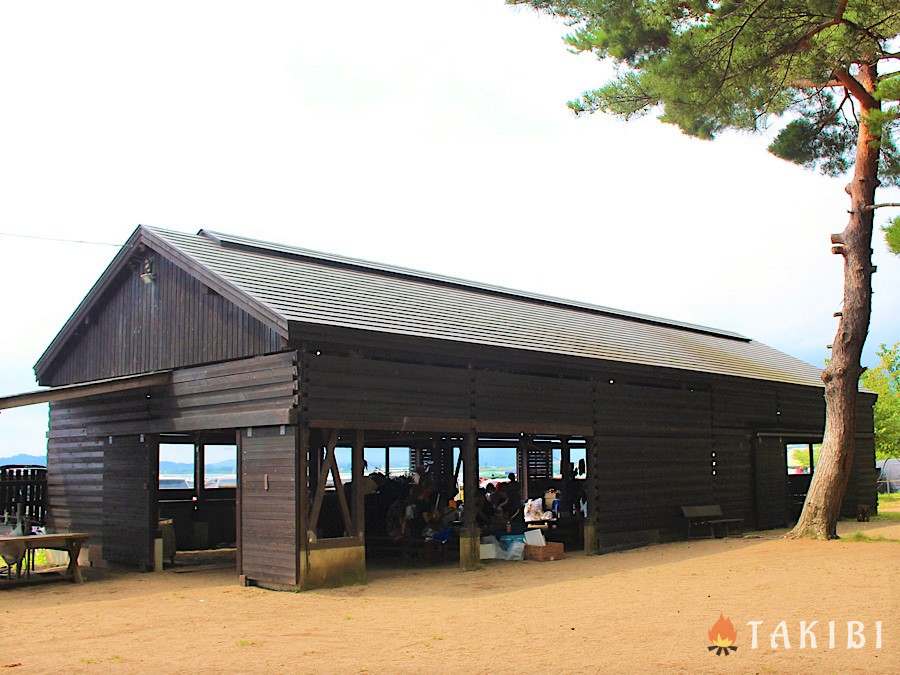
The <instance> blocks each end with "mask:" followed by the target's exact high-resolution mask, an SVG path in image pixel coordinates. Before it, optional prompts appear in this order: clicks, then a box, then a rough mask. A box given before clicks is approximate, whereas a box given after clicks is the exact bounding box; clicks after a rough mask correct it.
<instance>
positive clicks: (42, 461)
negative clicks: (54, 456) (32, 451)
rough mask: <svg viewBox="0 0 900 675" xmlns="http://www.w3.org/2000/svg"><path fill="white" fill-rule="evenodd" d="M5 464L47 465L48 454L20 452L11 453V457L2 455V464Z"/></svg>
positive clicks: (0, 459) (0, 461)
mask: <svg viewBox="0 0 900 675" xmlns="http://www.w3.org/2000/svg"><path fill="white" fill-rule="evenodd" d="M5 464H39V465H40V466H47V456H46V455H26V454H22V453H20V454H18V455H11V456H9V457H0V466H3V465H5Z"/></svg>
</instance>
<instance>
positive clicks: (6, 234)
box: [0, 232, 122, 248]
mask: <svg viewBox="0 0 900 675" xmlns="http://www.w3.org/2000/svg"><path fill="white" fill-rule="evenodd" d="M0 237H14V238H16V239H37V240H40V241H56V242H60V243H63V244H86V245H88V246H115V247H116V248H121V247H122V244H113V243H110V242H108V241H84V240H82V239H59V238H57V237H41V236H38V235H35V234H16V233H15V232H0Z"/></svg>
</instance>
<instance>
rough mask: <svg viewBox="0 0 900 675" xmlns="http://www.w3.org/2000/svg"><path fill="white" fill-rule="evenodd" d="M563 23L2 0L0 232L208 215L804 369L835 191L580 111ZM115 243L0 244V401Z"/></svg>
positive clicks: (1, 240) (2, 423)
mask: <svg viewBox="0 0 900 675" xmlns="http://www.w3.org/2000/svg"><path fill="white" fill-rule="evenodd" d="M329 10H332V11H329ZM563 32H564V28H563V27H562V26H560V25H559V24H558V23H556V22H554V21H553V20H552V19H550V18H548V17H544V16H539V15H537V14H535V13H533V12H531V11H530V10H527V9H524V8H511V7H507V6H505V5H504V4H503V3H502V1H501V0H456V1H455V2H451V3H448V2H443V3H438V2H430V1H427V0H415V1H414V2H393V3H373V2H352V1H345V2H341V3H335V4H332V3H305V2H303V3H301V2H286V3H277V2H254V3H245V2H244V3H229V2H222V1H221V0H219V1H217V2H209V3H203V2H191V3H184V2H176V3H170V2H155V3H151V4H141V5H140V7H138V6H136V4H135V3H123V2H110V3H95V2H85V1H82V2H78V3H73V2H61V3H54V2H41V3H34V2H20V3H3V4H2V5H0V63H3V67H2V68H0V91H2V92H3V99H4V102H3V105H2V107H0V231H2V232H4V233H18V234H25V235H32V236H42V237H58V238H66V239H80V240H89V241H99V242H109V243H116V244H118V243H121V242H123V241H124V240H125V239H126V238H127V236H128V235H129V233H130V232H131V231H132V230H133V228H134V227H135V226H136V225H137V224H138V223H146V224H152V225H163V226H169V227H173V228H176V229H183V230H186V231H196V230H197V229H198V228H199V227H201V226H209V227H213V228H215V229H219V230H222V231H225V232H233V233H238V234H243V235H247V236H252V237H259V238H263V239H271V240H277V241H282V242H287V243H291V244H296V245H300V246H305V247H309V248H314V249H320V250H324V251H332V252H339V253H343V254H346V255H351V256H357V257H362V258H369V259H373V260H380V261H386V262H391V263H396V264H400V265H405V266H409V267H415V268H420V269H425V270H431V271H435V272H441V273H446V274H451V275H455V276H461V277H466V278H471V279H476V280H480V281H486V282H491V283H497V284H501V285H505V286H511V287H514V288H522V289H527V290H533V291H539V292H543V293H547V294H552V295H559V296H563V297H570V298H575V299H580V300H585V301H590V302H595V303H598V304H603V305H609V306H613V307H621V308H624V309H629V310H634V311H638V312H645V313H650V314H657V315H661V316H665V317H672V318H677V319H681V320H685V321H691V322H696V323H702V324H708V325H712V326H717V327H721V328H727V329H731V330H735V331H738V332H741V333H743V334H745V335H748V336H751V337H754V338H756V339H759V340H762V341H763V342H767V343H768V344H771V345H773V346H775V347H777V348H779V349H781V350H783V351H786V352H788V353H790V354H793V355H795V356H798V357H800V358H802V359H804V360H806V361H809V362H811V363H814V364H816V365H821V364H822V361H823V359H824V357H825V356H826V353H827V352H826V349H825V345H827V344H828V343H830V342H831V340H832V337H833V333H834V328H835V323H834V319H833V318H832V313H833V312H834V311H835V310H837V309H838V307H839V304H840V299H841V261H840V259H839V258H838V257H837V256H833V255H831V253H830V246H829V240H828V235H829V233H831V232H835V231H839V230H841V229H843V227H844V225H845V223H846V218H847V215H846V209H847V207H848V201H847V198H846V195H845V194H844V191H843V186H844V184H845V183H846V179H829V178H825V177H822V176H819V175H816V174H814V173H811V172H808V171H806V170H804V169H802V168H799V167H797V166H794V165H791V164H788V163H785V162H783V161H781V160H778V159H776V158H774V157H772V156H771V155H769V154H768V153H767V152H766V145H767V141H766V138H765V137H760V136H751V135H739V134H730V135H726V136H724V137H722V138H721V139H719V140H717V141H715V142H702V141H698V140H694V139H691V138H688V137H686V136H684V135H682V134H680V133H679V132H678V130H677V129H675V128H673V127H669V126H665V125H662V124H660V123H659V122H657V121H655V120H654V119H652V118H647V119H643V120H640V121H634V122H629V123H624V122H622V121H619V120H615V119H610V118H607V117H604V116H599V115H595V116H592V117H588V118H575V117H573V116H572V114H571V113H569V112H568V110H567V109H566V107H565V101H566V100H567V99H570V98H573V97H575V96H576V95H577V94H579V93H580V92H581V91H582V90H584V89H587V88H590V87H592V86H596V85H598V84H601V83H602V82H604V81H605V80H606V79H607V78H608V76H609V75H610V73H611V72H612V71H611V69H610V67H609V66H608V65H606V64H603V63H601V62H599V61H597V60H596V59H593V58H592V57H590V56H575V55H572V54H570V53H568V52H567V51H566V49H565V47H564V45H563V44H562V42H561V41H560V36H561V35H562V33H563ZM880 196H881V197H882V198H887V197H892V201H898V199H897V196H898V195H897V194H896V193H894V194H891V193H889V192H887V191H883V192H882V194H881V195H880ZM886 217H887V216H886V215H881V216H879V218H880V221H883V220H885V219H886ZM875 251H876V253H875V263H876V264H877V265H878V267H879V271H878V274H876V275H875V289H876V294H875V296H874V311H873V317H872V331H871V334H870V336H869V342H868V345H867V349H866V360H867V361H868V362H871V360H872V354H873V352H874V350H875V348H877V345H878V344H879V343H880V342H893V341H896V340H898V339H900V294H898V293H897V292H896V289H898V288H900V260H897V259H896V258H891V257H890V256H889V254H888V253H887V252H886V249H885V246H884V242H883V240H882V238H881V237H878V238H877V240H876V243H875ZM114 253H115V248H113V247H111V246H91V245H77V244H69V243H54V242H48V241H36V240H27V239H17V238H11V237H7V236H0V288H2V295H0V316H2V317H3V325H4V330H3V331H2V336H0V340H2V342H0V344H2V353H0V393H13V392H17V391H22V390H27V389H30V388H33V387H34V377H33V372H32V366H33V364H34V362H35V360H36V359H37V358H38V356H39V355H40V354H41V352H42V351H43V349H44V348H45V347H46V345H47V344H48V342H49V341H50V340H51V339H52V337H53V335H54V334H55V333H56V331H57V330H59V328H60V327H61V326H62V324H63V322H64V321H65V320H66V318H67V317H68V316H69V314H70V313H71V311H72V310H73V309H74V307H75V306H76V305H77V303H78V302H79V301H80V299H81V298H82V297H83V296H84V294H85V292H86V291H87V290H88V288H89V287H90V286H91V284H92V283H93V282H94V280H95V279H96V278H97V276H98V275H99V274H100V272H101V271H102V270H103V268H104V267H105V265H106V264H107V263H108V262H109V260H110V259H111V257H112V256H113V254H114ZM891 290H893V291H894V292H893V293H892V292H891ZM45 430H46V408H45V407H43V406H36V407H32V408H27V409H19V410H13V411H9V412H4V413H3V414H2V415H0V456H3V455H8V454H12V453H17V452H29V453H34V454H41V453H43V451H44V449H45V444H46V442H45V438H44V432H45Z"/></svg>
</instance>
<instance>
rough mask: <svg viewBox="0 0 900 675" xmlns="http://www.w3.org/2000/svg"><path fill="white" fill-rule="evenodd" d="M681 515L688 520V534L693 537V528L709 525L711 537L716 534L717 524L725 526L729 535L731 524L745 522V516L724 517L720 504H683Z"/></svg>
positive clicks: (726, 534) (726, 533)
mask: <svg viewBox="0 0 900 675" xmlns="http://www.w3.org/2000/svg"><path fill="white" fill-rule="evenodd" d="M681 515H682V516H684V518H685V520H687V536H688V539H690V538H691V528H692V527H697V526H698V525H699V526H704V527H705V526H707V525H708V526H709V536H710V538H711V539H712V538H715V536H716V525H724V526H725V536H726V537H727V536H728V528H729V525H737V524H740V523H743V522H744V519H743V518H723V517H722V516H723V515H724V514H723V513H722V507H721V506H719V505H718V504H706V505H704V506H682V507H681Z"/></svg>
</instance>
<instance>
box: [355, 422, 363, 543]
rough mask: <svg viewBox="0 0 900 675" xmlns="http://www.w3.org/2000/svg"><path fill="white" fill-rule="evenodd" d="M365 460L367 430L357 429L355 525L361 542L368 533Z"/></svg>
mask: <svg viewBox="0 0 900 675" xmlns="http://www.w3.org/2000/svg"><path fill="white" fill-rule="evenodd" d="M364 461H365V432H364V431H363V430H362V429H357V430H356V433H355V434H354V436H353V456H352V458H351V464H352V467H353V477H352V479H351V480H352V484H353V527H354V529H355V530H356V536H357V537H358V538H359V541H360V543H363V542H365V540H366V535H365V529H366V495H365V494H364V493H363V463H364Z"/></svg>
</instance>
